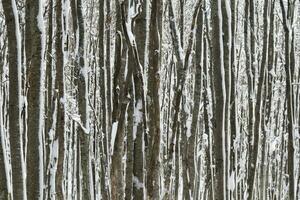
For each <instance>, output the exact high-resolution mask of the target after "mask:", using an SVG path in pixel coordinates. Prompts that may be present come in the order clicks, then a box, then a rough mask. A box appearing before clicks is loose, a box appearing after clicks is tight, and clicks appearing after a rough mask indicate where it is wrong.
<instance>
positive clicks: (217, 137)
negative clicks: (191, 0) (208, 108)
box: [211, 0, 226, 200]
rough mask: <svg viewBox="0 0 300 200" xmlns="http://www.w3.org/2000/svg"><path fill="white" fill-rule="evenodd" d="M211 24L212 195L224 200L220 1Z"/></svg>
mask: <svg viewBox="0 0 300 200" xmlns="http://www.w3.org/2000/svg"><path fill="white" fill-rule="evenodd" d="M211 11H212V13H211V20H212V21H211V23H212V38H214V39H213V40H212V67H213V73H214V77H213V82H214V91H213V92H214V96H215V113H214V119H215V124H214V128H213V155H214V163H215V180H214V194H215V199H216V200H221V199H226V193H225V188H224V173H225V171H224V164H225V163H224V159H225V155H224V153H223V151H224V148H225V145H224V140H225V138H224V134H225V132H224V128H225V113H224V112H225V110H224V109H225V102H226V90H225V88H224V87H225V85H224V84H225V74H224V60H223V51H222V49H223V39H222V31H223V29H222V15H220V13H221V1H220V0H218V1H212V2H211Z"/></svg>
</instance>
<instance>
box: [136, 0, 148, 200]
mask: <svg viewBox="0 0 300 200" xmlns="http://www.w3.org/2000/svg"><path fill="white" fill-rule="evenodd" d="M147 2H148V1H147V0H143V1H142V2H141V3H142V4H141V8H140V11H139V15H138V16H137V18H136V19H135V27H134V31H135V36H136V44H137V50H138V54H139V61H140V67H139V68H138V70H135V73H134V86H135V111H134V112H135V113H139V112H141V113H142V116H134V129H133V131H134V132H135V136H136V137H135V138H133V140H134V153H133V156H134V163H133V165H134V166H133V199H143V198H144V187H143V186H142V185H144V145H143V143H144V135H145V130H146V126H145V124H146V121H145V120H146V117H145V116H146V113H145V112H146V111H145V106H146V105H145V100H144V83H143V80H142V76H141V75H142V74H143V71H144V70H143V69H144V68H145V65H144V60H145V48H146V33H147V27H146V25H147V23H146V22H147V18H146V15H147V12H146V8H147ZM141 103H142V105H141ZM139 117H142V118H141V119H139Z"/></svg>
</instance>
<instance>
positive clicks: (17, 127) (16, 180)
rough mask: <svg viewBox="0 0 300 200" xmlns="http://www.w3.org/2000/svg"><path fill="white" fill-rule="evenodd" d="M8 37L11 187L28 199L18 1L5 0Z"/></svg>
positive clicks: (20, 195) (15, 192)
mask: <svg viewBox="0 0 300 200" xmlns="http://www.w3.org/2000/svg"><path fill="white" fill-rule="evenodd" d="M2 6H3V11H4V15H5V22H6V27H7V38H8V63H9V74H8V75H9V105H8V112H9V113H8V120H9V138H10V153H11V171H12V190H13V195H12V196H13V198H14V199H26V191H25V177H24V171H25V169H24V153H23V151H24V150H23V139H22V134H21V121H20V117H21V112H20V111H21V104H20V92H21V38H20V37H21V36H20V31H19V18H18V13H17V8H16V2H15V0H12V1H6V0H3V1H2Z"/></svg>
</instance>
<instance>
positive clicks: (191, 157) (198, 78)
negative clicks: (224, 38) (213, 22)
mask: <svg viewBox="0 0 300 200" xmlns="http://www.w3.org/2000/svg"><path fill="white" fill-rule="evenodd" d="M202 35H203V12H202V9H200V11H199V14H198V19H197V30H196V36H195V37H196V74H195V83H194V100H193V102H194V107H193V111H192V124H191V130H190V131H191V132H190V133H186V134H187V135H189V134H190V135H189V136H187V137H188V141H187V144H185V146H186V147H185V148H187V160H186V162H184V163H183V165H185V167H184V168H185V169H183V171H185V170H187V172H184V173H188V176H189V182H188V183H185V185H186V186H187V188H188V190H187V191H185V199H190V194H189V193H190V192H189V191H191V196H192V197H193V196H194V192H195V166H196V163H195V162H196V160H197V159H196V158H195V151H196V150H197V144H196V143H195V142H196V135H197V127H198V121H199V112H200V103H201V102H200V101H201V91H202V67H203V66H202V59H203V56H202V49H203V44H202V41H203V38H202ZM199 134H202V133H201V132H200V133H199ZM199 137H200V138H202V136H199ZM201 143H202V141H200V144H201ZM184 176H185V175H184Z"/></svg>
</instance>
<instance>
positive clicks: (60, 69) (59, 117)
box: [53, 0, 66, 200]
mask: <svg viewBox="0 0 300 200" xmlns="http://www.w3.org/2000/svg"><path fill="white" fill-rule="evenodd" d="M62 9H63V7H62V0H57V1H56V40H55V52H56V63H55V65H56V80H55V90H56V92H57V94H56V109H57V111H56V112H57V113H56V129H55V139H54V142H53V146H54V147H53V149H54V151H56V152H57V155H54V156H55V158H56V159H55V160H57V169H56V175H55V191H56V198H57V199H58V200H63V199H64V194H63V174H64V173H63V172H64V167H63V166H64V156H65V146H64V145H65V144H64V141H65V102H66V97H65V84H64V52H63V44H64V33H63V22H62Z"/></svg>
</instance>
